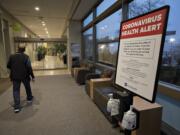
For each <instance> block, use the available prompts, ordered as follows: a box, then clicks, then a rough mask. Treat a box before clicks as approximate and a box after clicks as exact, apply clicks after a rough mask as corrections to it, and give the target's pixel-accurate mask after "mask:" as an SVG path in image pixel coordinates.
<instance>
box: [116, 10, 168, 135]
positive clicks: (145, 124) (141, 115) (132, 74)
mask: <svg viewBox="0 0 180 135" xmlns="http://www.w3.org/2000/svg"><path fill="white" fill-rule="evenodd" d="M168 15H169V6H164V7H161V8H159V9H156V10H154V11H151V12H149V13H146V14H143V15H140V16H138V17H135V18H132V19H129V20H126V21H123V22H121V29H120V37H119V49H118V58H117V65H116V77H115V85H117V86H120V87H121V88H123V89H124V90H127V91H129V92H131V93H133V94H135V95H138V96H140V97H141V98H140V97H138V96H134V97H133V108H134V110H135V112H137V114H138V127H137V129H135V130H134V131H132V133H131V135H160V129H161V118H162V106H161V105H159V104H156V103H154V102H155V97H156V91H157V86H158V79H159V69H160V66H161V59H162V53H163V47H164V41H165V33H166V28H167V21H168ZM144 99H145V100H144ZM148 101H149V102H148ZM150 102H151V103H150Z"/></svg>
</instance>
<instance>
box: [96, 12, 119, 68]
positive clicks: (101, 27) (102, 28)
mask: <svg viewBox="0 0 180 135" xmlns="http://www.w3.org/2000/svg"><path fill="white" fill-rule="evenodd" d="M120 22H121V10H118V11H116V12H115V13H113V14H112V15H110V16H109V17H107V18H105V19H104V20H102V21H101V22H99V23H98V24H97V25H96V41H97V47H98V62H101V63H105V64H108V65H112V66H115V65H116V58H117V50H118V39H119V29H120ZM112 23H113V26H112Z"/></svg>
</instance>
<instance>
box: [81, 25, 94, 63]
mask: <svg viewBox="0 0 180 135" xmlns="http://www.w3.org/2000/svg"><path fill="white" fill-rule="evenodd" d="M83 45H84V47H85V51H84V54H85V59H88V60H93V28H90V29H88V30H87V31H85V32H84V33H83Z"/></svg>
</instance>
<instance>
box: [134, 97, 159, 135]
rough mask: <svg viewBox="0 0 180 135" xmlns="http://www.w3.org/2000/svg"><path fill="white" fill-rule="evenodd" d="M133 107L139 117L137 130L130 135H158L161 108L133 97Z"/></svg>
mask: <svg viewBox="0 0 180 135" xmlns="http://www.w3.org/2000/svg"><path fill="white" fill-rule="evenodd" d="M133 107H134V109H135V110H136V111H137V112H138V115H139V120H138V121H139V123H138V127H139V128H138V129H137V130H135V131H132V134H131V135H160V129H161V117H162V106H161V105H159V104H157V103H150V102H148V101H146V100H144V99H142V98H140V97H138V96H135V97H134V98H133Z"/></svg>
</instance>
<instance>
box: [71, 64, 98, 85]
mask: <svg viewBox="0 0 180 135" xmlns="http://www.w3.org/2000/svg"><path fill="white" fill-rule="evenodd" d="M94 71H95V67H94V66H93V65H92V64H88V66H87V67H84V68H79V69H75V72H74V75H75V80H76V82H77V83H78V84H79V85H83V84H85V79H86V75H87V74H89V73H94Z"/></svg>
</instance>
